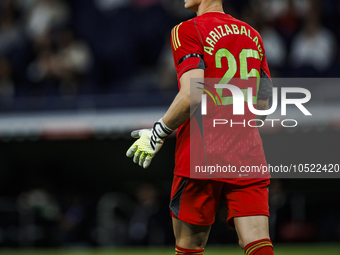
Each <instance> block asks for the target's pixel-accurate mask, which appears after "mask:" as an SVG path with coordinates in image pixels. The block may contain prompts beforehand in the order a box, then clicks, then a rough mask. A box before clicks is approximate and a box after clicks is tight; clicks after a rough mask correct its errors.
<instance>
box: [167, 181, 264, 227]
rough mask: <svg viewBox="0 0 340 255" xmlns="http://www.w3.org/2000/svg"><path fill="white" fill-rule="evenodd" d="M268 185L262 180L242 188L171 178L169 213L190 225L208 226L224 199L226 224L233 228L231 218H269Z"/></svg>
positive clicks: (217, 182)
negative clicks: (226, 214)
mask: <svg viewBox="0 0 340 255" xmlns="http://www.w3.org/2000/svg"><path fill="white" fill-rule="evenodd" d="M269 183H270V180H269V179H265V180H263V179H262V180H259V182H256V183H253V184H250V185H242V186H241V185H235V184H229V183H225V182H219V181H213V180H199V179H189V178H186V177H182V176H177V175H174V180H173V183H172V189H171V201H170V206H169V207H170V214H171V216H172V217H174V218H177V219H180V220H182V221H184V222H187V223H190V224H195V225H211V224H213V223H214V221H215V215H216V212H217V209H218V207H219V205H220V202H221V200H222V199H223V201H224V203H225V205H226V207H227V210H228V219H227V223H228V225H229V226H231V227H235V226H234V220H233V218H234V217H242V216H253V215H266V216H269V206H268V185H269Z"/></svg>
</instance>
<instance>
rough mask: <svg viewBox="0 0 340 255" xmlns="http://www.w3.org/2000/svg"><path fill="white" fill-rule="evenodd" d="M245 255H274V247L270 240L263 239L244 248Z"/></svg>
mask: <svg viewBox="0 0 340 255" xmlns="http://www.w3.org/2000/svg"><path fill="white" fill-rule="evenodd" d="M244 253H245V255H255V254H256V255H274V250H273V245H272V242H271V240H270V239H267V238H265V239H261V240H257V241H255V242H252V243H250V244H248V245H247V246H246V247H245V248H244Z"/></svg>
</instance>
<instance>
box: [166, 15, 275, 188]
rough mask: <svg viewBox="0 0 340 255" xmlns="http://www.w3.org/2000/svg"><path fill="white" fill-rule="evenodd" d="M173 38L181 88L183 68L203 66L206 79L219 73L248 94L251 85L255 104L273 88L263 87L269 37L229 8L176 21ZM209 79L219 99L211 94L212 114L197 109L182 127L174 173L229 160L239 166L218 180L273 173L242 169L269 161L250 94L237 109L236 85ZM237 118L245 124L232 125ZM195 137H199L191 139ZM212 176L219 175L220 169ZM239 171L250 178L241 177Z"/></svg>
mask: <svg viewBox="0 0 340 255" xmlns="http://www.w3.org/2000/svg"><path fill="white" fill-rule="evenodd" d="M171 39H172V40H171V41H172V50H173V56H174V62H175V67H176V70H177V78H178V84H179V89H181V84H180V77H181V76H182V75H183V73H185V72H187V71H189V70H191V69H196V68H202V69H205V73H204V76H205V79H206V78H215V79H216V81H217V82H216V83H221V84H227V83H229V84H233V85H235V86H237V87H238V88H239V89H241V91H242V92H243V93H244V94H245V95H247V93H246V92H245V91H247V89H248V88H249V87H251V88H252V93H253V94H252V96H253V98H252V99H250V100H253V106H254V108H255V109H256V104H257V99H265V98H266V97H268V96H267V95H268V93H267V94H266V92H264V93H262V94H261V93H260V91H259V89H260V87H261V80H262V81H263V80H265V79H270V73H269V69H268V64H267V60H266V57H265V51H264V47H263V42H262V39H261V36H260V35H259V33H258V32H257V31H256V30H255V29H254V28H252V27H251V26H249V25H248V24H246V23H244V22H242V21H240V20H237V19H235V18H233V17H231V16H230V15H227V14H224V13H220V12H208V13H205V14H203V15H201V16H198V17H196V18H193V19H191V20H188V21H185V22H182V23H180V24H179V25H177V26H175V27H174V28H173V30H172V32H171ZM208 83H209V82H208ZM207 85H208V86H207V87H206V89H207V90H206V91H211V94H213V97H215V99H216V100H215V101H217V104H216V103H215V102H214V101H213V99H211V98H210V99H211V100H210V99H209V96H208V100H207V101H208V102H207V109H208V114H207V115H206V116H203V117H200V116H199V115H200V114H201V112H199V115H197V114H194V115H192V117H191V119H190V120H188V121H186V122H185V123H184V124H183V125H182V126H180V127H179V128H178V131H177V144H176V153H175V171H174V173H175V174H176V175H179V176H184V177H189V178H195V177H193V175H192V172H191V173H190V171H192V170H190V169H193V167H195V166H193V164H196V167H197V165H198V166H199V167H202V168H200V169H201V170H202V171H203V166H206V167H207V166H216V164H218V165H219V166H221V167H223V166H229V170H230V166H232V167H233V169H234V170H235V169H237V170H236V172H235V173H234V174H232V175H229V176H228V175H225V178H220V177H221V176H220V175H219V176H218V178H217V179H216V180H218V181H224V182H229V183H235V184H243V185H244V184H247V183H251V182H254V181H258V180H257V179H256V180H255V178H269V175H268V174H265V175H263V174H262V173H263V172H261V174H257V175H256V174H255V175H254V174H249V172H241V170H244V171H245V170H246V168H245V167H248V170H249V169H250V168H251V167H253V168H252V170H251V171H254V170H256V167H258V168H260V167H261V168H262V167H264V166H266V165H267V163H266V159H265V155H264V151H263V146H262V140H261V137H260V135H259V131H258V128H257V127H254V123H253V122H252V123H248V121H249V120H251V119H255V115H254V114H253V113H251V112H250V110H249V109H248V103H247V100H245V102H244V114H243V115H233V98H232V94H231V91H230V90H228V89H223V90H222V89H220V90H218V89H216V90H215V91H212V90H214V88H213V86H214V84H210V85H209V84H207ZM214 92H215V94H214ZM208 94H209V93H208ZM261 97H262V98H261ZM245 98H246V97H245ZM215 105H218V106H215ZM198 110H200V109H198ZM213 119H225V120H227V121H228V124H226V125H216V126H215V127H213V126H212V122H213ZM232 122H233V123H239V124H234V125H231V123H232ZM248 124H250V125H248ZM190 139H195V141H194V140H192V141H191V142H190ZM190 155H191V156H190ZM193 158H195V160H193ZM194 161H195V163H193V162H194ZM190 162H191V167H192V168H190ZM254 166H255V168H254ZM242 167H243V169H242ZM259 171H260V170H259ZM206 176H207V178H208V179H215V178H214V175H209V174H207V175H206ZM237 176H239V177H241V176H242V177H246V176H248V178H235V177H237ZM229 177H231V178H229Z"/></svg>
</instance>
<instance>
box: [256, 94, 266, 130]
mask: <svg viewBox="0 0 340 255" xmlns="http://www.w3.org/2000/svg"><path fill="white" fill-rule="evenodd" d="M268 107H269V99H266V100H261V99H259V100H258V101H257V110H268ZM266 118H267V115H256V119H259V120H262V121H265V120H266ZM258 125H260V123H259V124H258Z"/></svg>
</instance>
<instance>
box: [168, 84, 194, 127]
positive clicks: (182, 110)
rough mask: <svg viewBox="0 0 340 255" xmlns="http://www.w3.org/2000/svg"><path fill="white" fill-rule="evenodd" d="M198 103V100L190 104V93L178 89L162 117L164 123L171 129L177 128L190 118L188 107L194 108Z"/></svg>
mask: <svg viewBox="0 0 340 255" xmlns="http://www.w3.org/2000/svg"><path fill="white" fill-rule="evenodd" d="M198 105H199V102H191V104H190V94H188V93H186V92H184V91H180V92H179V93H178V94H177V96H176V97H175V99H174V101H173V102H172V104H171V106H170V107H169V109H168V111H167V112H166V113H165V115H164V116H163V118H162V119H163V122H164V124H165V125H166V126H167V127H169V128H171V129H172V130H175V129H177V128H178V127H180V126H181V125H182V124H183V123H184V122H186V121H187V120H188V119H189V118H190V108H191V109H196V108H197V106H198Z"/></svg>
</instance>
